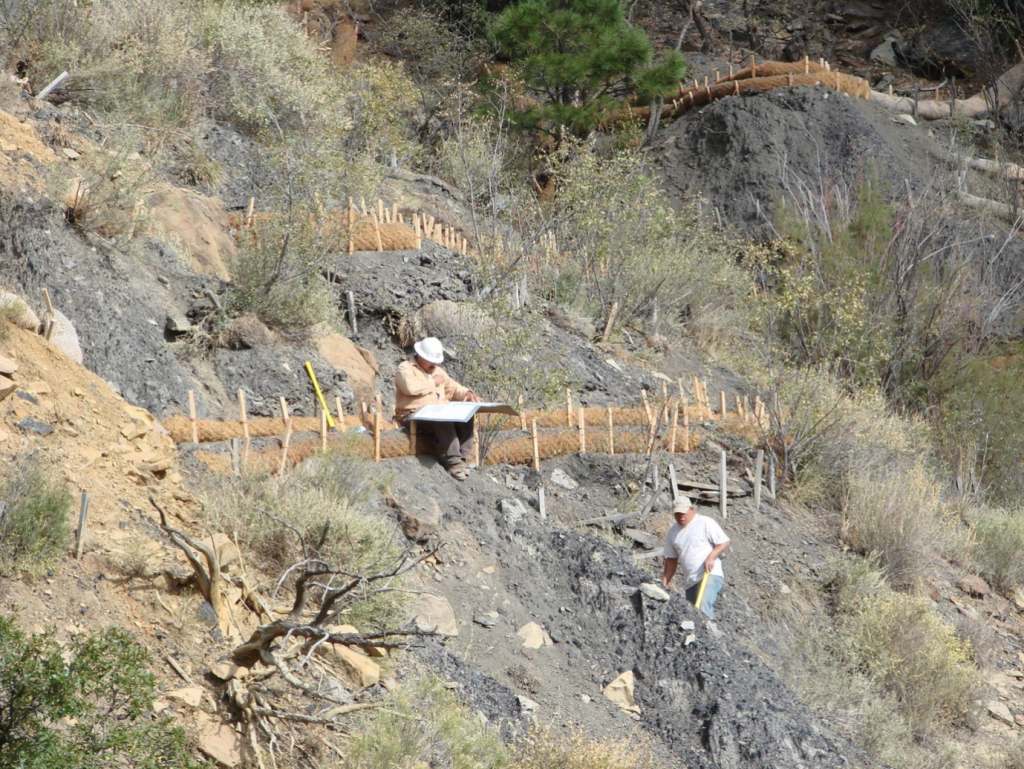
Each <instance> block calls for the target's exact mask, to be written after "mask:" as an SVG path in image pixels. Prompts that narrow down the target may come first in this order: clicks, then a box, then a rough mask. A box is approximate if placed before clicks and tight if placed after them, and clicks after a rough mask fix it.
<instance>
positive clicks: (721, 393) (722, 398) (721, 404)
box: [718, 390, 725, 419]
mask: <svg viewBox="0 0 1024 769" xmlns="http://www.w3.org/2000/svg"><path fill="white" fill-rule="evenodd" d="M718 405H719V408H720V409H721V412H722V419H725V390H719V391H718Z"/></svg>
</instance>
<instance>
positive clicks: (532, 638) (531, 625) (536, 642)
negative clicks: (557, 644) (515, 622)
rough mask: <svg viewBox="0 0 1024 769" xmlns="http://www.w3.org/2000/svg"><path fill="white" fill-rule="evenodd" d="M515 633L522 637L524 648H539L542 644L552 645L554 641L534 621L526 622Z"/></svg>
mask: <svg viewBox="0 0 1024 769" xmlns="http://www.w3.org/2000/svg"><path fill="white" fill-rule="evenodd" d="M516 635H517V636H519V637H520V638H522V639H523V648H524V649H539V648H540V647H542V646H553V645H554V641H552V640H551V636H549V635H548V634H547V631H546V630H544V628H543V627H541V626H540V625H539V624H537V623H536V622H528V623H526V624H525V625H523V626H522V627H521V628H519V630H517V631H516Z"/></svg>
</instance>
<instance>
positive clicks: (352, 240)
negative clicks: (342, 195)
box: [348, 198, 356, 254]
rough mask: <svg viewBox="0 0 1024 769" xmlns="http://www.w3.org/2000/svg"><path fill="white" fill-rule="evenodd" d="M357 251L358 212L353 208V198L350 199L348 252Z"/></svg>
mask: <svg viewBox="0 0 1024 769" xmlns="http://www.w3.org/2000/svg"><path fill="white" fill-rule="evenodd" d="M355 251H356V210H355V208H353V206H352V198H349V199H348V252H349V253H350V254H354V253H355Z"/></svg>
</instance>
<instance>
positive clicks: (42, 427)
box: [18, 417, 53, 437]
mask: <svg viewBox="0 0 1024 769" xmlns="http://www.w3.org/2000/svg"><path fill="white" fill-rule="evenodd" d="M18 428H19V429H21V430H22V431H23V432H26V433H35V434H36V435H42V436H44V437H45V436H47V435H49V434H50V433H52V432H53V426H52V425H48V424H45V423H44V422H37V421H36V420H35V419H32V418H31V417H26V418H25V419H23V420H21V421H20V422H18Z"/></svg>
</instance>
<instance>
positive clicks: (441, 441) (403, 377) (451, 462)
mask: <svg viewBox="0 0 1024 769" xmlns="http://www.w3.org/2000/svg"><path fill="white" fill-rule="evenodd" d="M412 348H413V350H415V352H416V354H415V355H414V356H413V358H412V360H407V361H404V362H403V363H401V364H400V365H399V366H398V372H397V373H396V374H395V390H396V393H395V417H396V419H397V420H398V422H399V424H402V425H404V424H405V423H406V422H407V421H408V419H409V416H410V415H411V414H413V413H414V412H415V411H416V410H417V409H420V408H422V407H423V406H431V405H440V404H444V403H450V402H451V401H471V402H473V403H479V402H480V398H479V397H478V396H477V395H476V394H475V393H474V392H473V391H472V390H470V389H469V388H468V387H464V386H463V385H461V384H459V383H458V382H456V381H455V380H454V379H452V378H451V377H450V376H448V373H447V372H446V371H445V370H444V369H443V368H441V364H442V363H444V346H443V345H442V344H441V340H440V339H437V338H436V337H432V336H428V337H427V338H426V339H421V340H420V341H418V342H417V343H416V344H414V345H413V346H412ZM416 424H417V428H418V429H419V430H420V431H421V432H422V433H426V434H433V436H434V438H435V439H436V440H437V443H438V446H439V449H440V454H441V461H442V462H443V463H444V466H445V467H447V468H448V472H450V473H451V474H452V476H453V477H455V478H457V479H459V480H460V481H461V480H465V478H466V475H467V474H468V470H469V464H468V463H469V457H470V453H471V452H472V450H473V420H472V419H471V420H469V421H468V422H424V421H417V423H416Z"/></svg>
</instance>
